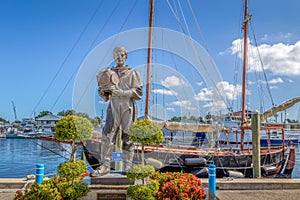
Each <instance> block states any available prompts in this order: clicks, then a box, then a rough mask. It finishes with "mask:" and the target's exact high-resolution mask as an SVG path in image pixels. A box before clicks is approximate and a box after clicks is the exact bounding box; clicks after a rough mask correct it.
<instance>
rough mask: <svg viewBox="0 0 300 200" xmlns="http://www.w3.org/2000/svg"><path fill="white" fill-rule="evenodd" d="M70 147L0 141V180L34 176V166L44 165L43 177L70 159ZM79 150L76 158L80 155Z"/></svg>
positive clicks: (32, 140)
mask: <svg viewBox="0 0 300 200" xmlns="http://www.w3.org/2000/svg"><path fill="white" fill-rule="evenodd" d="M70 152H71V146H70V145H69V144H59V143H55V142H49V141H43V140H37V139H1V140H0V178H23V177H26V176H27V175H29V174H35V171H36V164H44V165H45V175H46V176H52V175H53V174H55V173H57V166H58V165H59V164H60V163H63V162H65V161H67V160H68V159H69V158H70ZM80 152H81V148H79V151H77V156H78V157H80V155H81V153H80Z"/></svg>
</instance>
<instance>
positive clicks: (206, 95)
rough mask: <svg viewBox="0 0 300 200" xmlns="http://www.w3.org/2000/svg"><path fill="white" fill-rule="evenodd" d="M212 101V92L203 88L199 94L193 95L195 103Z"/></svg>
mask: <svg viewBox="0 0 300 200" xmlns="http://www.w3.org/2000/svg"><path fill="white" fill-rule="evenodd" d="M212 99H213V90H209V89H208V88H203V89H201V90H200V92H199V93H198V94H197V95H195V100H197V101H210V100H212Z"/></svg>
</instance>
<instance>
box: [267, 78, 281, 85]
mask: <svg viewBox="0 0 300 200" xmlns="http://www.w3.org/2000/svg"><path fill="white" fill-rule="evenodd" d="M268 82H269V83H270V84H277V83H284V81H283V80H282V78H280V77H278V78H273V79H271V80H269V81H268Z"/></svg>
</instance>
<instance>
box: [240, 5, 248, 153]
mask: <svg viewBox="0 0 300 200" xmlns="http://www.w3.org/2000/svg"><path fill="white" fill-rule="evenodd" d="M249 20H250V16H249V15H248V0H245V8H244V21H243V26H242V29H243V30H244V52H243V76H242V126H241V150H243V149H244V135H245V134H244V133H245V131H244V129H243V124H244V123H245V121H246V114H245V113H246V111H245V105H246V78H247V77H246V72H247V39H248V22H249Z"/></svg>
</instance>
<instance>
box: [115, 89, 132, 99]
mask: <svg viewBox="0 0 300 200" xmlns="http://www.w3.org/2000/svg"><path fill="white" fill-rule="evenodd" d="M132 93H133V92H132V91H131V90H121V89H116V90H112V96H113V97H131V96H132Z"/></svg>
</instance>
